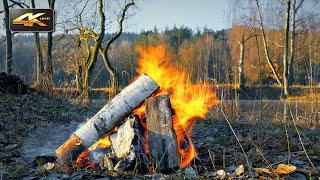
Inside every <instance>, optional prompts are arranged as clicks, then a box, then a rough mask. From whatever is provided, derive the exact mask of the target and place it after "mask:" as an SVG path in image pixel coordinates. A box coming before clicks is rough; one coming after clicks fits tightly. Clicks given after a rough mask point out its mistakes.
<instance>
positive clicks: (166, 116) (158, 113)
mask: <svg viewBox="0 0 320 180" xmlns="http://www.w3.org/2000/svg"><path fill="white" fill-rule="evenodd" d="M146 122H147V127H148V143H149V147H150V160H151V161H152V163H153V166H154V170H155V171H162V172H163V171H167V170H169V171H170V170H173V169H178V168H179V167H180V156H179V153H178V148H177V147H178V146H177V138H176V134H175V132H174V129H173V121H172V108H171V104H170V99H169V95H168V94H164V95H159V96H154V97H150V98H148V99H147V100H146Z"/></svg>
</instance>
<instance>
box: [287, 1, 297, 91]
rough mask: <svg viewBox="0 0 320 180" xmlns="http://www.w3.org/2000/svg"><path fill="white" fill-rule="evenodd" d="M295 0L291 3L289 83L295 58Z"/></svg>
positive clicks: (291, 80) (291, 79) (290, 82)
mask: <svg viewBox="0 0 320 180" xmlns="http://www.w3.org/2000/svg"><path fill="white" fill-rule="evenodd" d="M296 13H297V9H296V0H293V4H292V18H291V24H292V31H291V44H290V58H289V60H288V66H289V69H288V74H289V78H288V84H289V85H291V84H292V83H293V60H294V58H295V54H294V53H295V43H296Z"/></svg>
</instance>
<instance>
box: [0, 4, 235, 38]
mask: <svg viewBox="0 0 320 180" xmlns="http://www.w3.org/2000/svg"><path fill="white" fill-rule="evenodd" d="M58 1H59V3H61V2H62V1H63V0H57V1H56V2H58ZM92 1H94V0H92ZM119 1H123V0H119ZM230 1H231V0H137V1H136V2H137V5H136V8H135V10H134V15H133V16H132V17H130V18H129V19H128V20H127V22H126V26H125V31H126V32H140V31H142V30H152V29H154V27H157V29H158V30H160V31H162V30H164V29H165V28H166V27H168V28H172V27H173V26H177V27H180V26H186V27H189V28H191V29H193V30H197V29H199V28H200V29H201V28H203V27H206V28H210V29H213V30H221V29H224V28H228V27H229V26H230V25H229V24H228V22H230V21H228V18H229V17H228V14H229V13H230V10H229V6H230ZM27 2H28V1H27ZM35 2H36V6H37V7H39V8H47V7H48V6H47V1H45V0H35ZM106 2H108V1H106ZM2 9H3V8H2V3H0V10H2ZM0 18H1V20H0V21H1V23H0V26H3V22H2V19H3V13H2V14H1V17H0ZM0 31H2V32H3V28H1V30H0Z"/></svg>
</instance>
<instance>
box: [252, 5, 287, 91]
mask: <svg viewBox="0 0 320 180" xmlns="http://www.w3.org/2000/svg"><path fill="white" fill-rule="evenodd" d="M256 5H257V10H258V15H259V23H260V30H261V36H262V40H263V47H264V48H263V49H264V52H265V55H266V59H267V62H268V64H269V67H270V68H271V71H272V73H273V76H274V78H275V80H276V81H277V83H278V84H279V85H280V86H281V87H282V82H281V81H280V78H279V75H278V73H277V72H276V70H275V66H274V64H273V62H272V61H271V58H270V54H269V48H268V43H267V37H266V33H265V28H264V24H263V20H262V15H261V10H260V5H259V0H256Z"/></svg>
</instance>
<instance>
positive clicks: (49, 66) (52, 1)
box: [46, 0, 55, 90]
mask: <svg viewBox="0 0 320 180" xmlns="http://www.w3.org/2000/svg"><path fill="white" fill-rule="evenodd" d="M48 3H49V8H51V9H54V4H55V0H48ZM46 75H47V76H46V77H47V85H48V88H49V90H51V89H52V88H53V67H52V32H48V51H47V65H46Z"/></svg>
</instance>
